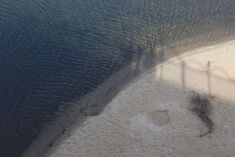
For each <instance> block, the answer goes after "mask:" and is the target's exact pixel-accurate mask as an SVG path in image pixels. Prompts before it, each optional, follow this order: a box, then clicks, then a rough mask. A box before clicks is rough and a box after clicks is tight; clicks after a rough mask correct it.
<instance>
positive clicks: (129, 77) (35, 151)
mask: <svg viewBox="0 0 235 157" xmlns="http://www.w3.org/2000/svg"><path fill="white" fill-rule="evenodd" d="M227 40H229V39H227ZM215 42H218V41H215ZM182 43H183V42H182ZM211 44H214V42H212V43H211ZM182 45H183V44H182ZM182 45H181V47H180V48H178V47H177V49H176V47H174V48H173V49H172V50H173V51H171V49H166V50H165V51H164V52H165V53H166V54H167V56H166V57H167V58H165V60H169V59H170V58H174V57H175V56H174V54H173V53H175V51H177V52H179V54H182V53H185V54H187V53H186V52H188V51H187V48H186V49H182V47H183V46H182ZM192 45H193V44H192ZM199 45H200V44H199ZM202 45H203V44H202ZM205 45H210V42H207V43H204V46H205ZM185 46H186V47H188V48H189V47H190V46H189V45H185ZM197 46H198V45H197ZM197 46H196V44H195V46H194V47H197ZM204 46H201V45H200V47H204ZM181 50H185V51H181ZM168 54H170V55H168ZM172 54H173V55H172ZM179 54H178V53H177V54H175V55H176V56H177V55H179ZM150 57H151V56H150ZM150 59H152V58H150ZM145 60H149V58H147V59H146V58H145ZM165 60H164V61H165ZM160 63H161V62H160V61H159V60H158V58H157V57H156V58H155V63H154V64H152V65H147V67H145V66H146V65H143V67H142V69H141V70H140V69H136V68H139V65H135V64H131V65H129V66H128V67H126V68H124V69H122V70H121V71H119V72H117V73H116V74H114V75H113V76H112V77H111V78H109V79H108V80H107V81H105V83H103V84H102V85H100V86H99V87H98V88H97V89H96V90H95V91H94V92H91V93H89V94H88V95H87V96H85V97H84V98H83V99H82V100H80V101H79V102H78V103H76V104H84V105H83V106H79V105H76V104H75V105H73V107H71V108H70V109H68V110H67V111H66V112H65V114H64V116H63V117H62V118H59V119H58V120H56V123H54V124H53V126H52V127H51V126H49V127H46V129H45V130H47V131H45V130H44V131H43V133H41V135H40V136H39V138H38V139H37V142H36V143H33V144H32V145H31V146H30V148H29V149H27V150H26V151H25V152H24V154H23V155H22V157H29V156H30V157H31V156H35V157H40V156H41V155H45V154H50V153H51V152H52V151H53V150H54V149H55V147H56V146H57V145H59V143H60V142H61V141H63V139H65V138H66V137H68V136H70V134H72V132H73V131H74V130H75V129H76V128H77V127H79V126H80V125H82V124H83V122H84V121H85V120H86V119H87V118H89V117H91V116H93V115H98V114H100V113H101V112H102V111H103V109H104V108H105V106H106V105H107V104H108V103H109V102H110V101H111V100H112V99H113V98H114V97H115V96H116V95H117V94H118V93H119V92H120V91H122V90H123V89H126V88H127V87H129V86H131V85H132V84H133V83H134V82H136V81H137V80H139V79H141V76H143V75H145V74H146V73H149V71H151V69H153V68H154V67H156V66H157V65H158V64H160ZM140 64H144V63H141V59H140ZM136 70H137V72H136ZM138 70H140V71H138ZM114 82H115V83H114ZM113 84H115V85H114V86H113ZM107 87H109V88H107ZM90 98H92V99H90ZM94 104H95V107H94ZM83 109H84V110H83ZM81 110H82V112H84V113H81ZM68 121H69V122H68ZM55 130H56V131H55ZM45 139H46V140H45ZM47 141H48V142H47ZM48 156H49V155H48Z"/></svg>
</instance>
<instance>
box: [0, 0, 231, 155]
mask: <svg viewBox="0 0 235 157" xmlns="http://www.w3.org/2000/svg"><path fill="white" fill-rule="evenodd" d="M234 8H235V1H234V0H172V1H169V0H59V1H58V0H1V2H0V157H19V156H20V155H21V154H22V153H23V152H24V151H25V150H26V149H27V148H28V147H29V146H30V145H31V144H32V142H33V141H34V140H37V137H38V135H39V134H40V132H41V131H42V129H43V128H44V127H45V126H50V124H51V123H52V122H53V120H55V119H56V118H58V117H60V116H63V114H64V112H65V111H66V110H67V109H68V108H69V107H70V105H71V104H76V102H77V101H78V100H80V99H81V98H82V97H84V96H85V95H86V94H88V93H89V92H91V91H95V89H96V88H97V87H99V85H101V84H102V83H104V82H105V81H106V80H107V79H108V78H110V77H111V76H112V75H113V74H115V73H116V72H118V71H120V70H121V69H123V68H125V67H126V66H128V65H130V64H133V63H137V62H138V61H139V59H140V58H141V57H143V56H145V55H149V54H150V55H151V56H153V58H154V57H155V59H158V58H157V57H159V55H158V53H159V51H158V50H160V49H163V48H165V47H168V46H169V45H172V44H174V43H176V45H177V42H178V41H184V40H189V41H190V43H199V42H206V41H210V40H215V41H216V40H220V39H221V38H226V37H228V36H231V35H234V32H235V9H234ZM149 64H150V63H149ZM137 68H138V67H137ZM137 70H138V69H137ZM113 86H115V82H114V83H113ZM77 105H80V104H79V103H78V104H77Z"/></svg>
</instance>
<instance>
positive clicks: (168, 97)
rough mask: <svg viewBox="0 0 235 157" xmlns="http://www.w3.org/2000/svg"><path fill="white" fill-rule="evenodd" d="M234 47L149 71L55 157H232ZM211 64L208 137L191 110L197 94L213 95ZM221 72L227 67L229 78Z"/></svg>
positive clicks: (79, 129) (215, 49) (53, 156)
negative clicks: (210, 126) (209, 66)
mask: <svg viewBox="0 0 235 157" xmlns="http://www.w3.org/2000/svg"><path fill="white" fill-rule="evenodd" d="M234 43H235V40H233V41H229V42H225V43H219V44H217V45H214V46H208V47H201V48H199V49H196V50H193V51H190V52H191V53H185V54H182V55H180V56H178V57H175V58H172V59H169V60H168V61H166V62H164V63H163V64H160V65H158V66H156V67H155V68H153V69H151V70H149V71H147V72H145V73H144V75H142V76H140V77H138V79H137V80H136V81H134V82H133V81H132V82H131V84H128V86H127V87H126V88H125V89H123V90H122V91H121V92H120V93H119V94H118V95H117V96H116V97H115V98H114V99H113V100H112V101H111V102H110V103H109V105H108V106H107V107H106V108H105V110H104V112H103V113H102V114H100V115H99V116H97V117H91V118H89V119H88V120H87V121H86V122H85V123H84V125H82V126H79V125H77V128H74V129H76V130H74V132H73V133H72V135H71V137H69V138H68V139H66V140H65V141H63V142H62V143H61V144H59V145H58V147H57V148H56V149H55V151H54V152H53V153H52V154H51V156H50V157H62V156H66V155H69V156H71V157H77V156H87V157H92V156H97V157H99V156H100V157H102V156H125V157H132V156H133V157H134V156H138V155H139V156H148V157H155V155H156V154H159V156H169V157H171V156H179V157H180V156H185V155H186V154H191V156H193V157H198V156H205V157H213V156H215V155H219V156H231V155H232V154H234V149H233V148H234V142H233V138H231V137H234V136H235V134H234V131H233V128H234V126H235V123H234V122H233V121H234V115H235V99H234V98H233V97H232V96H233V95H232V93H234V92H232V91H234V90H235V82H231V81H232V80H231V78H232V79H233V80H235V72H234V71H233V70H232V69H234V68H233V67H234V66H235V64H234V62H233V60H234V57H235V55H234V54H233V51H234V50H235V46H234ZM228 57H229V58H228ZM227 58H228V59H227ZM208 59H211V61H212V63H211V64H212V65H211V75H210V77H209V78H211V81H212V82H211V88H212V89H211V92H212V93H211V98H209V100H210V102H211V105H212V108H211V111H210V112H211V115H210V118H211V121H212V123H213V124H214V126H213V129H212V131H210V130H209V132H208V134H207V129H208V128H207V127H206V125H205V124H204V123H203V122H202V121H201V119H200V118H198V117H197V115H195V114H194V113H193V112H192V111H190V107H191V106H190V103H189V102H190V98H192V97H193V96H194V92H197V93H199V94H200V95H201V94H202V95H206V96H208V95H209V94H208V84H209V83H208V82H207V79H208V73H207V60H208ZM225 60H227V62H226V63H225V62H224V61H225ZM181 61H184V62H185V64H186V65H187V67H186V75H185V76H186V77H181V76H182V75H181V74H182V68H181V63H182V62H181ZM214 61H217V62H214ZM195 63H196V64H195ZM213 67H214V68H213ZM227 67H230V68H231V69H229V68H227ZM161 68H162V69H163V73H162V74H161ZM218 68H219V69H221V68H222V69H223V68H224V69H225V70H226V71H227V74H225V73H221V71H217V69H218ZM172 72H174V77H173V76H172ZM228 76H231V78H229V77H228ZM182 78H185V79H183V80H185V81H183V80H182ZM230 90H231V91H230ZM146 93H148V94H146ZM224 95H225V97H224ZM229 98H232V99H231V100H229ZM201 135H203V136H201ZM204 135H205V136H204ZM166 146H167V149H166ZM198 150H201V151H200V152H198ZM77 153H79V154H77ZM205 154H206V155H205ZM225 154H226V155H225Z"/></svg>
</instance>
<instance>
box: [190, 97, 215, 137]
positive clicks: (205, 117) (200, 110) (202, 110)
mask: <svg viewBox="0 0 235 157" xmlns="http://www.w3.org/2000/svg"><path fill="white" fill-rule="evenodd" d="M190 110H191V111H192V112H193V113H194V114H196V115H197V116H198V117H199V118H200V120H201V121H202V122H203V124H205V125H206V127H207V132H205V133H202V134H201V135H199V137H203V136H206V135H208V134H211V133H213V131H214V123H213V121H212V119H211V113H212V104H211V101H210V99H209V97H208V96H203V95H200V94H198V93H195V94H194V95H193V96H192V97H191V98H190Z"/></svg>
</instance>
